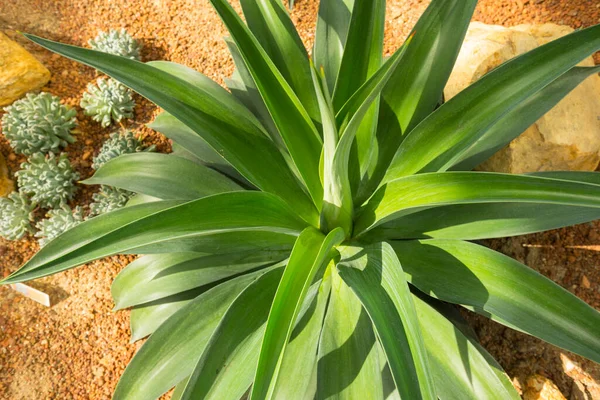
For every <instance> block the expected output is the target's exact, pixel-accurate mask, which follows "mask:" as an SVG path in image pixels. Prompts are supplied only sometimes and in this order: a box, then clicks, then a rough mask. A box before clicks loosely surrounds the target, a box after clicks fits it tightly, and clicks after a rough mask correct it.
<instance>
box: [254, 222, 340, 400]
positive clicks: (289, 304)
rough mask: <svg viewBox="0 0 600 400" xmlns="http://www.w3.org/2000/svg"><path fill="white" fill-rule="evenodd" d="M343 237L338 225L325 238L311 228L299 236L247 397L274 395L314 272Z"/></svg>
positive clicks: (273, 306)
mask: <svg viewBox="0 0 600 400" xmlns="http://www.w3.org/2000/svg"><path fill="white" fill-rule="evenodd" d="M344 238H345V233H344V231H343V230H342V229H341V228H337V229H335V230H333V231H331V232H330V233H329V234H328V235H327V237H325V236H324V235H323V234H322V233H321V232H320V231H318V230H316V229H315V228H312V227H309V228H306V229H305V230H304V231H302V233H301V234H300V236H299V237H298V240H297V241H296V243H295V244H294V249H293V250H292V254H291V256H290V260H289V262H288V264H287V266H286V268H285V272H284V273H283V277H282V278H281V281H280V283H279V286H278V288H277V293H276V294H275V298H274V300H273V305H272V306H271V311H270V313H269V318H268V320H267V327H266V330H265V335H264V338H263V342H262V346H261V350H260V357H259V359H258V366H257V369H256V377H255V379H254V385H253V386H252V394H251V396H250V399H257V400H263V399H271V398H274V397H272V396H273V389H274V384H275V382H276V381H277V377H278V374H279V370H280V368H281V363H282V360H283V355H284V354H285V349H286V345H287V343H288V341H289V338H290V336H291V334H292V330H293V328H294V324H295V322H296V318H297V316H298V313H299V312H300V307H301V306H302V302H303V300H304V297H305V296H306V293H307V292H308V288H309V287H310V285H311V283H312V281H313V279H314V277H315V275H316V273H317V271H319V270H320V269H321V268H322V267H323V266H324V265H326V264H327V263H328V262H329V260H330V259H331V256H332V254H331V250H332V249H333V248H334V247H335V246H337V245H338V244H340V243H341V242H342V241H343V240H344Z"/></svg>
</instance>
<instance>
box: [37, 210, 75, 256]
mask: <svg viewBox="0 0 600 400" xmlns="http://www.w3.org/2000/svg"><path fill="white" fill-rule="evenodd" d="M47 216H48V218H46V219H43V220H41V221H40V222H38V223H37V225H36V228H38V229H39V231H38V232H37V233H36V234H35V237H37V238H38V243H39V244H40V247H44V246H45V245H46V244H47V243H49V242H50V241H52V239H54V238H56V237H57V236H59V235H60V234H61V233H63V232H65V231H67V230H69V229H71V228H74V227H75V226H77V225H79V224H80V223H82V222H83V221H84V218H83V210H82V208H81V207H75V209H74V210H71V207H69V206H68V205H66V204H64V205H62V206H61V207H60V208H57V209H56V210H50V211H48V215H47Z"/></svg>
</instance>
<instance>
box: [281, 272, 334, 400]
mask: <svg viewBox="0 0 600 400" xmlns="http://www.w3.org/2000/svg"><path fill="white" fill-rule="evenodd" d="M330 265H332V264H331V263H330ZM315 285H317V286H318V287H317V289H318V293H317V294H316V296H314V297H312V298H309V296H308V295H307V296H306V300H305V305H306V302H307V301H309V303H308V304H309V306H308V307H307V309H306V312H304V313H300V314H299V315H298V318H297V320H296V325H295V327H294V331H293V332H292V336H291V338H290V342H289V343H288V345H287V347H286V350H285V353H284V354H283V360H282V362H281V369H280V371H279V376H278V378H277V383H276V385H275V390H274V392H273V398H274V399H287V400H294V399H298V400H304V399H314V398H315V394H316V391H317V376H316V373H317V353H318V345H319V337H320V336H321V330H322V328H323V319H324V317H325V311H326V309H327V302H328V301H329V294H330V292H331V273H330V272H329V271H326V272H325V276H324V277H323V280H322V281H320V282H317V283H316V284H315ZM311 290H312V287H311Z"/></svg>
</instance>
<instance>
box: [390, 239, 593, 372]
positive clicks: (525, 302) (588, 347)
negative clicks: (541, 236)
mask: <svg viewBox="0 0 600 400" xmlns="http://www.w3.org/2000/svg"><path fill="white" fill-rule="evenodd" d="M391 244H392V246H393V247H394V249H395V250H396V254H397V255H398V258H399V259H400V261H401V263H402V265H403V267H404V271H405V272H406V274H407V279H408V281H409V282H410V283H411V284H413V285H414V286H415V287H417V288H418V289H419V290H421V291H422V292H424V293H426V294H429V295H431V296H434V297H436V298H438V299H440V300H443V301H448V302H451V303H457V304H461V305H463V306H465V307H467V308H469V309H472V310H473V311H475V312H478V313H480V314H483V315H485V316H488V317H489V318H491V319H493V320H494V321H497V322H500V323H502V324H504V325H506V326H509V327H511V328H514V329H517V330H520V331H521V332H525V333H528V334H530V335H533V336H536V337H538V338H540V339H542V340H544V341H546V342H548V343H551V344H554V345H555V346H558V347H561V348H564V349H566V350H569V351H572V352H574V353H577V354H579V355H581V356H584V357H586V358H589V359H590V360H593V361H596V362H599V361H600V334H599V333H600V313H599V312H598V311H596V310H594V309H593V308H592V307H590V306H589V305H587V304H586V303H584V302H583V301H581V300H580V299H579V298H577V297H576V296H574V295H573V294H571V293H569V292H568V291H566V290H565V289H563V288H562V287H560V286H558V285H557V284H555V283H554V282H552V281H551V280H549V279H547V278H545V277H544V276H542V275H540V274H539V273H537V272H535V271H534V270H532V269H530V268H528V267H527V266H525V265H523V264H521V263H519V262H517V261H515V260H513V259H511V258H509V257H507V256H504V255H502V254H500V253H497V252H495V251H493V250H490V249H487V248H485V247H482V246H478V245H475V244H472V243H468V242H462V241H458V240H441V239H431V240H424V241H394V242H391Z"/></svg>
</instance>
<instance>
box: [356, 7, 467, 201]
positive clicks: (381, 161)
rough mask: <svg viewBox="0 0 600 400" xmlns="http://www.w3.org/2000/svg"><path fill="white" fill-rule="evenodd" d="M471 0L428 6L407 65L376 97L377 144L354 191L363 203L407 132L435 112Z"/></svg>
mask: <svg viewBox="0 0 600 400" xmlns="http://www.w3.org/2000/svg"><path fill="white" fill-rule="evenodd" d="M476 3H477V1H476V0H466V1H465V0H438V1H432V2H431V3H430V5H429V6H428V8H427V9H426V10H425V12H424V13H423V15H422V16H421V18H420V19H419V21H418V22H417V24H416V26H415V28H414V29H413V31H412V32H411V35H410V36H409V38H412V39H411V42H410V44H408V43H405V46H406V55H405V57H406V60H409V61H408V62H403V63H401V64H400V66H399V67H398V68H397V69H396V71H395V72H394V75H393V76H392V77H391V78H390V80H389V81H388V83H387V85H386V87H385V89H384V90H383V93H382V96H381V105H380V107H379V119H378V125H377V138H376V142H375V144H374V147H376V148H377V152H378V154H377V157H373V158H372V160H371V161H372V164H373V165H371V166H370V167H369V168H368V170H369V171H370V176H367V177H365V178H367V179H366V180H365V181H364V182H363V184H362V186H361V187H360V188H359V190H358V194H357V202H358V203H362V202H364V200H366V199H367V198H368V197H369V196H370V195H371V194H372V193H373V191H374V190H375V189H376V188H377V186H378V185H379V182H380V181H381V179H382V178H383V176H384V175H385V173H386V171H387V169H388V167H389V165H390V163H391V161H392V159H393V158H394V154H395V153H396V151H397V150H398V147H399V146H400V143H401V142H402V140H404V138H405V137H406V135H407V134H408V132H410V131H411V130H412V129H413V128H414V127H415V126H416V125H417V124H418V123H419V122H421V121H422V120H423V119H424V118H425V117H427V116H428V115H429V114H430V113H431V112H432V111H433V110H434V109H435V107H436V106H437V104H438V102H439V101H440V98H441V97H442V92H443V90H444V86H445V85H446V82H447V80H448V77H449V76H450V73H451V72H452V68H453V66H454V63H455V61H456V58H457V57H458V53H459V50H460V47H461V45H462V42H463V39H464V37H465V34H466V31H467V27H468V26H469V22H470V20H471V16H472V14H473V10H474V9H475V5H476Z"/></svg>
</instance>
